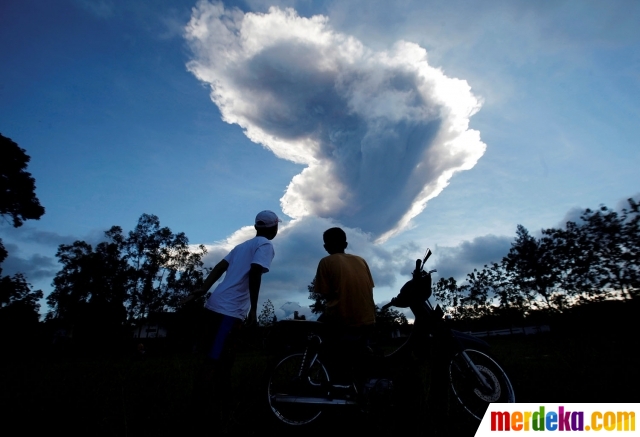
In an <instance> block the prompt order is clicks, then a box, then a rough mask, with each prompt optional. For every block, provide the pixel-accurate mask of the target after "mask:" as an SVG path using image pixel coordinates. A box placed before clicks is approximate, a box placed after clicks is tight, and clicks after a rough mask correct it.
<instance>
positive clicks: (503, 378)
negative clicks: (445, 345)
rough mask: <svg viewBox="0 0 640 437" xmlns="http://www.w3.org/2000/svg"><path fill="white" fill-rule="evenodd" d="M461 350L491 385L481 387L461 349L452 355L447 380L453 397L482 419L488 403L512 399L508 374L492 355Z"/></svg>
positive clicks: (504, 401) (512, 394) (513, 395)
mask: <svg viewBox="0 0 640 437" xmlns="http://www.w3.org/2000/svg"><path fill="white" fill-rule="evenodd" d="M465 352H466V353H467V355H468V356H469V358H470V359H471V361H473V363H474V364H475V365H476V367H477V368H478V371H479V372H480V373H481V374H482V375H483V376H484V378H485V380H486V381H487V383H488V384H489V385H490V386H491V389H486V388H483V387H482V385H481V384H480V382H479V381H478V378H477V377H476V375H475V374H474V373H473V372H472V371H471V369H469V367H468V365H467V363H466V361H465V359H464V357H463V356H462V353H461V352H460V353H457V354H456V355H454V356H453V358H452V359H451V361H450V363H449V382H450V384H451V389H452V391H453V395H454V397H455V398H456V399H457V400H458V402H459V403H460V404H461V405H462V407H464V409H465V410H466V411H467V412H468V413H469V414H471V415H472V416H473V417H475V418H476V419H477V420H482V416H484V413H485V411H486V410H487V407H488V406H489V404H490V403H493V402H501V403H507V402H508V403H511V402H515V401H516V399H515V393H514V391H513V387H512V386H511V382H510V381H509V377H508V376H507V374H506V373H505V372H504V370H502V368H501V367H500V366H499V365H498V363H496V362H495V360H493V358H491V357H490V356H489V355H487V354H485V353H483V352H480V351H477V350H473V349H466V350H465Z"/></svg>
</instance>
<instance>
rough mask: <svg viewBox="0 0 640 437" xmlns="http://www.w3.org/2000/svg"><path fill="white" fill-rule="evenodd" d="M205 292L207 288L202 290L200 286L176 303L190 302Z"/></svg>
mask: <svg viewBox="0 0 640 437" xmlns="http://www.w3.org/2000/svg"><path fill="white" fill-rule="evenodd" d="M206 292H207V290H204V289H202V288H200V289H198V290H195V291H192V292H191V294H190V295H189V296H187V297H185V298H184V299H182V300H181V301H180V302H178V305H184V304H186V303H189V302H191V301H192V300H193V299H196V298H198V297H200V296H202V295H204V294H205V293H206Z"/></svg>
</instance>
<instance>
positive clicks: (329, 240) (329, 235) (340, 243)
mask: <svg viewBox="0 0 640 437" xmlns="http://www.w3.org/2000/svg"><path fill="white" fill-rule="evenodd" d="M322 239H323V240H324V249H325V250H326V251H327V252H329V254H331V255H333V254H334V253H344V250H345V249H346V248H347V244H348V243H347V234H345V233H344V231H343V230H342V229H340V228H331V229H327V230H326V231H324V234H322Z"/></svg>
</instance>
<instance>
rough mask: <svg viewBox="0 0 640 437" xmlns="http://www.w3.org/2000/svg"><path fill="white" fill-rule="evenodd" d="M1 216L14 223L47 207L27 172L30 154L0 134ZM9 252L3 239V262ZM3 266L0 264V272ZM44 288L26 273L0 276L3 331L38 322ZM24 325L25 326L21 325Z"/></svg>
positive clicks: (0, 247) (0, 252) (38, 214)
mask: <svg viewBox="0 0 640 437" xmlns="http://www.w3.org/2000/svg"><path fill="white" fill-rule="evenodd" d="M0 156H2V159H0V216H1V217H2V218H3V219H4V220H7V219H9V218H10V219H11V222H12V225H13V227H15V228H17V227H20V226H22V224H23V222H24V221H25V220H38V219H39V218H40V217H42V215H43V214H44V208H43V207H42V205H40V201H39V200H38V197H37V196H36V193H35V189H36V186H35V179H34V178H33V177H32V176H31V174H30V173H29V172H27V164H28V163H29V161H30V159H31V158H30V157H29V155H27V153H26V152H25V150H24V149H21V148H20V147H18V145H17V144H16V143H15V142H13V141H12V140H11V139H9V138H7V137H5V136H3V135H1V134H0ZM7 255H8V253H7V251H6V249H5V248H4V245H3V244H2V240H1V239H0V264H1V263H2V262H3V261H4V260H5V259H6V257H7ZM1 273H2V269H1V268H0V274H1ZM41 298H42V291H41V290H35V291H34V290H33V289H32V287H31V285H29V284H28V283H27V281H26V279H25V277H24V275H22V274H20V273H18V274H16V275H13V276H4V277H2V276H0V305H1V307H0V320H2V332H16V330H19V329H21V328H19V327H18V325H23V324H25V323H26V324H27V325H33V323H36V324H37V323H38V320H39V314H38V310H39V309H40V305H39V304H38V300H39V299H41ZM22 329H25V327H24V326H22Z"/></svg>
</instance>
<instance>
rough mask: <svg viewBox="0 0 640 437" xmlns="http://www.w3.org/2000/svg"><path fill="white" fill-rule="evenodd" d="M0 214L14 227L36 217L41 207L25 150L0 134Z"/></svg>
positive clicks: (39, 213)
mask: <svg viewBox="0 0 640 437" xmlns="http://www.w3.org/2000/svg"><path fill="white" fill-rule="evenodd" d="M0 155H1V156H2V160H0V215H1V216H2V217H5V218H6V217H7V216H8V217H10V218H11V219H12V221H13V227H15V228H17V227H20V226H22V223H23V222H24V220H38V219H39V218H40V217H42V215H43V214H44V208H43V207H42V205H40V201H39V200H38V197H37V196H36V192H35V190H36V184H35V179H34V178H33V177H32V176H31V173H29V172H28V171H26V170H27V164H28V163H29V161H30V160H31V158H30V157H29V155H27V153H26V152H25V150H24V149H21V148H20V147H18V145H17V144H16V143H14V142H13V141H12V140H11V139H9V138H7V137H5V136H3V135H1V134H0Z"/></svg>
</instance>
